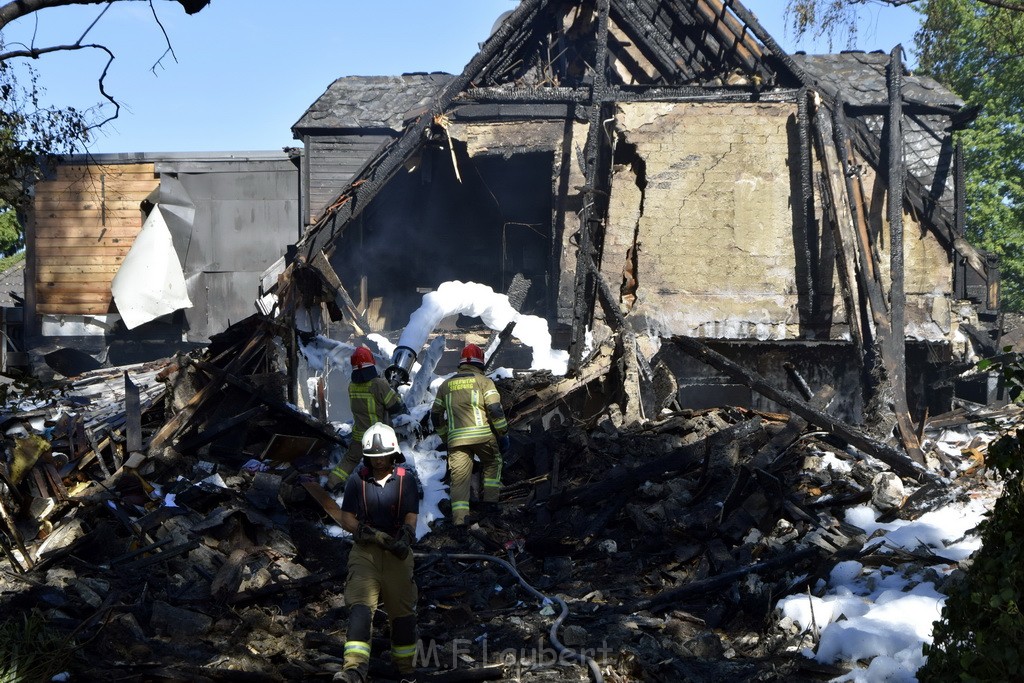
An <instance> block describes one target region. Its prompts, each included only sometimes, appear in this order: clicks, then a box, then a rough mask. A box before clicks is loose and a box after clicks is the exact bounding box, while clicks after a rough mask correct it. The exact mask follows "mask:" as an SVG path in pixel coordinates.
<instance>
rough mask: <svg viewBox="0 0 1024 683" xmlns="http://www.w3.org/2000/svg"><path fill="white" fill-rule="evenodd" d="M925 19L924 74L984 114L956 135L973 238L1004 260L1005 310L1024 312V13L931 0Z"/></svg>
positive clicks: (920, 40)
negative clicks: (964, 169)
mask: <svg viewBox="0 0 1024 683" xmlns="http://www.w3.org/2000/svg"><path fill="white" fill-rule="evenodd" d="M920 11H921V12H922V15H923V16H924V22H923V24H922V27H921V29H920V30H919V31H918V33H917V35H916V37H915V42H916V45H917V49H918V53H919V65H920V68H921V69H922V70H923V71H925V72H926V73H928V74H929V75H931V76H933V77H934V78H935V79H936V80H938V81H940V82H942V83H945V84H947V85H948V86H949V87H951V88H952V89H953V90H955V91H956V92H957V93H958V94H959V95H960V96H961V97H963V98H964V100H965V101H966V103H967V105H968V106H969V107H978V108H979V110H980V113H979V114H978V117H977V118H976V119H975V121H974V122H973V123H972V124H971V125H970V127H969V128H968V129H966V130H964V131H960V132H958V133H957V136H958V138H959V140H960V142H962V143H963V146H964V152H965V160H966V165H967V187H966V197H967V229H968V237H969V238H970V240H971V241H972V243H974V244H975V245H977V246H979V247H982V248H983V249H987V250H989V251H992V252H994V253H996V254H998V255H999V257H1000V259H1001V269H1002V274H1003V291H1002V295H1003V298H1002V301H1003V307H1004V308H1006V309H1009V310H1016V311H1020V310H1024V12H1021V11H1017V10H1014V9H1007V8H1004V7H996V6H993V5H991V4H986V3H983V2H981V1H980V0H927V2H925V3H924V4H923V5H922V6H921V9H920Z"/></svg>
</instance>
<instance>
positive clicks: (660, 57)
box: [611, 0, 693, 83]
mask: <svg viewBox="0 0 1024 683" xmlns="http://www.w3.org/2000/svg"><path fill="white" fill-rule="evenodd" d="M611 12H612V19H613V20H614V21H615V25H616V27H617V28H618V29H619V30H620V31H622V33H623V34H625V35H626V36H627V37H628V38H629V39H630V40H632V41H633V44H634V45H635V46H636V49H637V50H639V51H640V53H641V54H643V56H644V57H646V58H647V59H648V60H649V61H650V62H651V64H652V65H654V67H655V68H656V69H658V72H659V74H660V75H661V79H662V81H664V82H666V83H670V82H674V81H675V82H678V80H679V76H680V74H682V75H683V76H686V77H690V78H692V77H693V71H692V70H690V69H689V68H688V67H687V65H686V60H685V59H684V58H683V56H682V55H681V54H680V53H679V50H678V49H677V48H676V47H675V46H673V45H672V41H671V40H670V39H669V38H667V37H666V36H665V35H664V34H663V33H662V32H661V31H660V30H659V29H658V27H657V26H655V25H654V23H653V22H652V21H651V19H650V17H648V16H647V15H645V14H643V13H642V12H640V11H639V10H638V8H637V6H636V2H635V0H618V1H617V2H613V3H612V5H611Z"/></svg>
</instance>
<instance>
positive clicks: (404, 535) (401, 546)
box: [388, 524, 416, 560]
mask: <svg viewBox="0 0 1024 683" xmlns="http://www.w3.org/2000/svg"><path fill="white" fill-rule="evenodd" d="M415 540H416V532H415V531H414V530H413V528H412V527H411V526H409V525H408V524H403V525H402V528H401V529H400V530H399V532H398V538H396V539H395V542H394V543H393V544H392V545H391V547H390V548H388V550H390V551H391V554H392V555H394V556H395V557H397V558H398V559H400V560H404V559H405V558H407V557H409V550H410V549H411V546H412V544H413V542H414V541H415Z"/></svg>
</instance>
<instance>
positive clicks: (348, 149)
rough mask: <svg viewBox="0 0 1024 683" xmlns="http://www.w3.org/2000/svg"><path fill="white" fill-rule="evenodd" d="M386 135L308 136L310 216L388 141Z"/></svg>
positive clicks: (306, 160) (324, 206)
mask: <svg viewBox="0 0 1024 683" xmlns="http://www.w3.org/2000/svg"><path fill="white" fill-rule="evenodd" d="M391 139H392V138H391V137H389V136H387V135H344V136H341V135H330V136H322V137H310V143H309V155H308V158H307V159H305V161H304V163H306V164H307V165H308V169H309V208H310V214H311V216H310V218H311V219H312V218H315V217H316V216H318V215H320V213H321V212H322V211H323V210H324V208H326V207H327V206H328V205H329V204H330V203H331V202H332V201H334V199H335V198H336V197H337V196H338V193H339V192H341V190H342V189H343V188H344V187H345V186H346V185H347V184H348V182H349V180H351V179H352V176H353V175H354V174H355V173H356V171H358V170H359V169H360V168H362V167H363V164H365V163H366V161H367V160H368V159H370V158H372V157H373V156H374V155H375V154H376V153H377V151H378V150H379V149H380V148H381V146H383V145H385V144H387V143H388V142H390V141H391Z"/></svg>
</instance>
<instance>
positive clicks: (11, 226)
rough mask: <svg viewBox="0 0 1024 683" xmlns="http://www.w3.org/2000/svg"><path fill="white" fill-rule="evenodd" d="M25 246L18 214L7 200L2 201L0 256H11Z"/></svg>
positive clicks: (0, 207)
mask: <svg viewBox="0 0 1024 683" xmlns="http://www.w3.org/2000/svg"><path fill="white" fill-rule="evenodd" d="M23 246H25V239H24V233H23V232H22V229H21V223H19V222H18V215H17V212H16V211H15V210H14V208H13V207H12V206H11V205H10V204H8V203H7V202H4V201H0V256H10V255H12V254H14V253H15V252H17V251H18V250H19V249H21V248H22V247H23Z"/></svg>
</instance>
